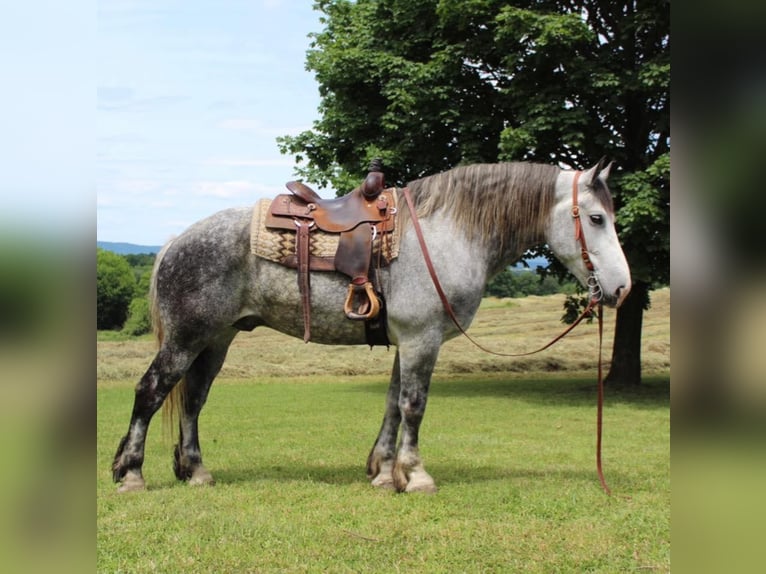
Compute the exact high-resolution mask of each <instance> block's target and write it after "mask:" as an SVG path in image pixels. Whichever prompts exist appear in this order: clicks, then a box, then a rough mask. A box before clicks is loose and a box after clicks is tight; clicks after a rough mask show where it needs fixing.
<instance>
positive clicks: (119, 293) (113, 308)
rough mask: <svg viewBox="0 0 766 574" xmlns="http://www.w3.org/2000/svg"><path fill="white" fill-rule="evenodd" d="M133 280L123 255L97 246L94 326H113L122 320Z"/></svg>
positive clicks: (132, 288) (108, 327) (109, 327)
mask: <svg viewBox="0 0 766 574" xmlns="http://www.w3.org/2000/svg"><path fill="white" fill-rule="evenodd" d="M135 285H136V281H135V278H134V276H133V271H132V270H131V268H130V265H129V264H128V262H127V261H126V260H125V258H124V257H121V256H119V255H117V254H116V253H112V252H111V251H106V250H104V249H99V248H97V252H96V327H97V328H98V329H117V328H119V327H121V326H122V325H123V323H125V319H126V317H127V315H128V306H129V305H130V301H131V299H132V298H133V293H134V290H135Z"/></svg>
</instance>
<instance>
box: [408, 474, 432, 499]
mask: <svg viewBox="0 0 766 574" xmlns="http://www.w3.org/2000/svg"><path fill="white" fill-rule="evenodd" d="M437 490H438V489H437V488H436V483H435V482H434V479H433V478H431V475H430V474H428V473H427V472H426V471H425V470H415V471H413V472H411V473H410V476H409V480H408V481H407V486H406V487H405V489H404V492H421V493H425V494H436V491H437Z"/></svg>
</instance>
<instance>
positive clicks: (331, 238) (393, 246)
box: [250, 194, 401, 264]
mask: <svg viewBox="0 0 766 574" xmlns="http://www.w3.org/2000/svg"><path fill="white" fill-rule="evenodd" d="M396 196H397V194H394V197H395V198H396ZM271 201H272V200H271V199H261V200H259V201H258V203H256V204H255V206H254V207H253V216H252V223H251V227H250V251H251V252H252V253H253V255H256V256H257V257H261V258H262V259H267V260H269V261H273V262H275V263H282V261H284V259H285V257H287V256H289V255H295V241H296V237H295V236H296V234H295V233H294V232H291V231H286V230H284V229H267V228H266V215H267V214H268V212H269V206H270V205H271ZM394 217H396V218H397V220H398V215H395V216H394ZM400 229H401V226H400V224H399V221H396V225H395V227H394V232H393V233H391V234H390V237H389V238H388V239H387V240H386V241H384V242H383V246H384V252H383V259H384V261H385V262H388V263H390V262H391V261H392V260H393V259H396V257H398V256H399V234H400ZM339 240H340V235H338V234H335V233H325V232H324V231H321V230H317V231H313V232H312V233H311V242H310V254H311V256H312V257H323V258H332V257H334V256H335V252H336V251H337V250H338V242H339ZM380 248H381V235H380V234H378V236H377V237H376V238H375V241H373V245H372V252H373V261H374V257H375V256H377V254H378V252H379V251H380ZM384 264H385V263H384Z"/></svg>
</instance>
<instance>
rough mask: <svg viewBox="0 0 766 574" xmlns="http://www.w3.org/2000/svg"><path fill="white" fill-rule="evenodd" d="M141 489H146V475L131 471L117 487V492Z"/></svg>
mask: <svg viewBox="0 0 766 574" xmlns="http://www.w3.org/2000/svg"><path fill="white" fill-rule="evenodd" d="M141 490H146V483H145V482H144V477H142V476H141V475H140V474H138V473H136V472H130V471H128V472H127V473H126V474H125V477H124V478H123V479H122V482H121V483H120V486H118V487H117V492H138V491H141Z"/></svg>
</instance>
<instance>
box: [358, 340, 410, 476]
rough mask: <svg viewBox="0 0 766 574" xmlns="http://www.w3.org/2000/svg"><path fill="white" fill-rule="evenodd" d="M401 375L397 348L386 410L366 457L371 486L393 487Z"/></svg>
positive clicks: (400, 417)
mask: <svg viewBox="0 0 766 574" xmlns="http://www.w3.org/2000/svg"><path fill="white" fill-rule="evenodd" d="M400 387H401V377H400V374H399V349H398V348H397V350H396V357H395V358H394V368H393V370H392V371H391V383H390V384H389V386H388V394H387V396H386V412H385V415H384V416H383V424H382V425H381V427H380V432H379V433H378V438H377V439H376V441H375V444H374V445H373V447H372V450H371V451H370V456H368V457H367V477H368V478H369V479H370V480H371V481H372V485H373V486H377V487H380V488H391V489H393V488H394V479H393V475H392V470H393V468H394V456H395V454H396V437H397V435H398V434H399V424H400V423H401V421H402V416H401V411H400V410H399V392H400Z"/></svg>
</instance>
